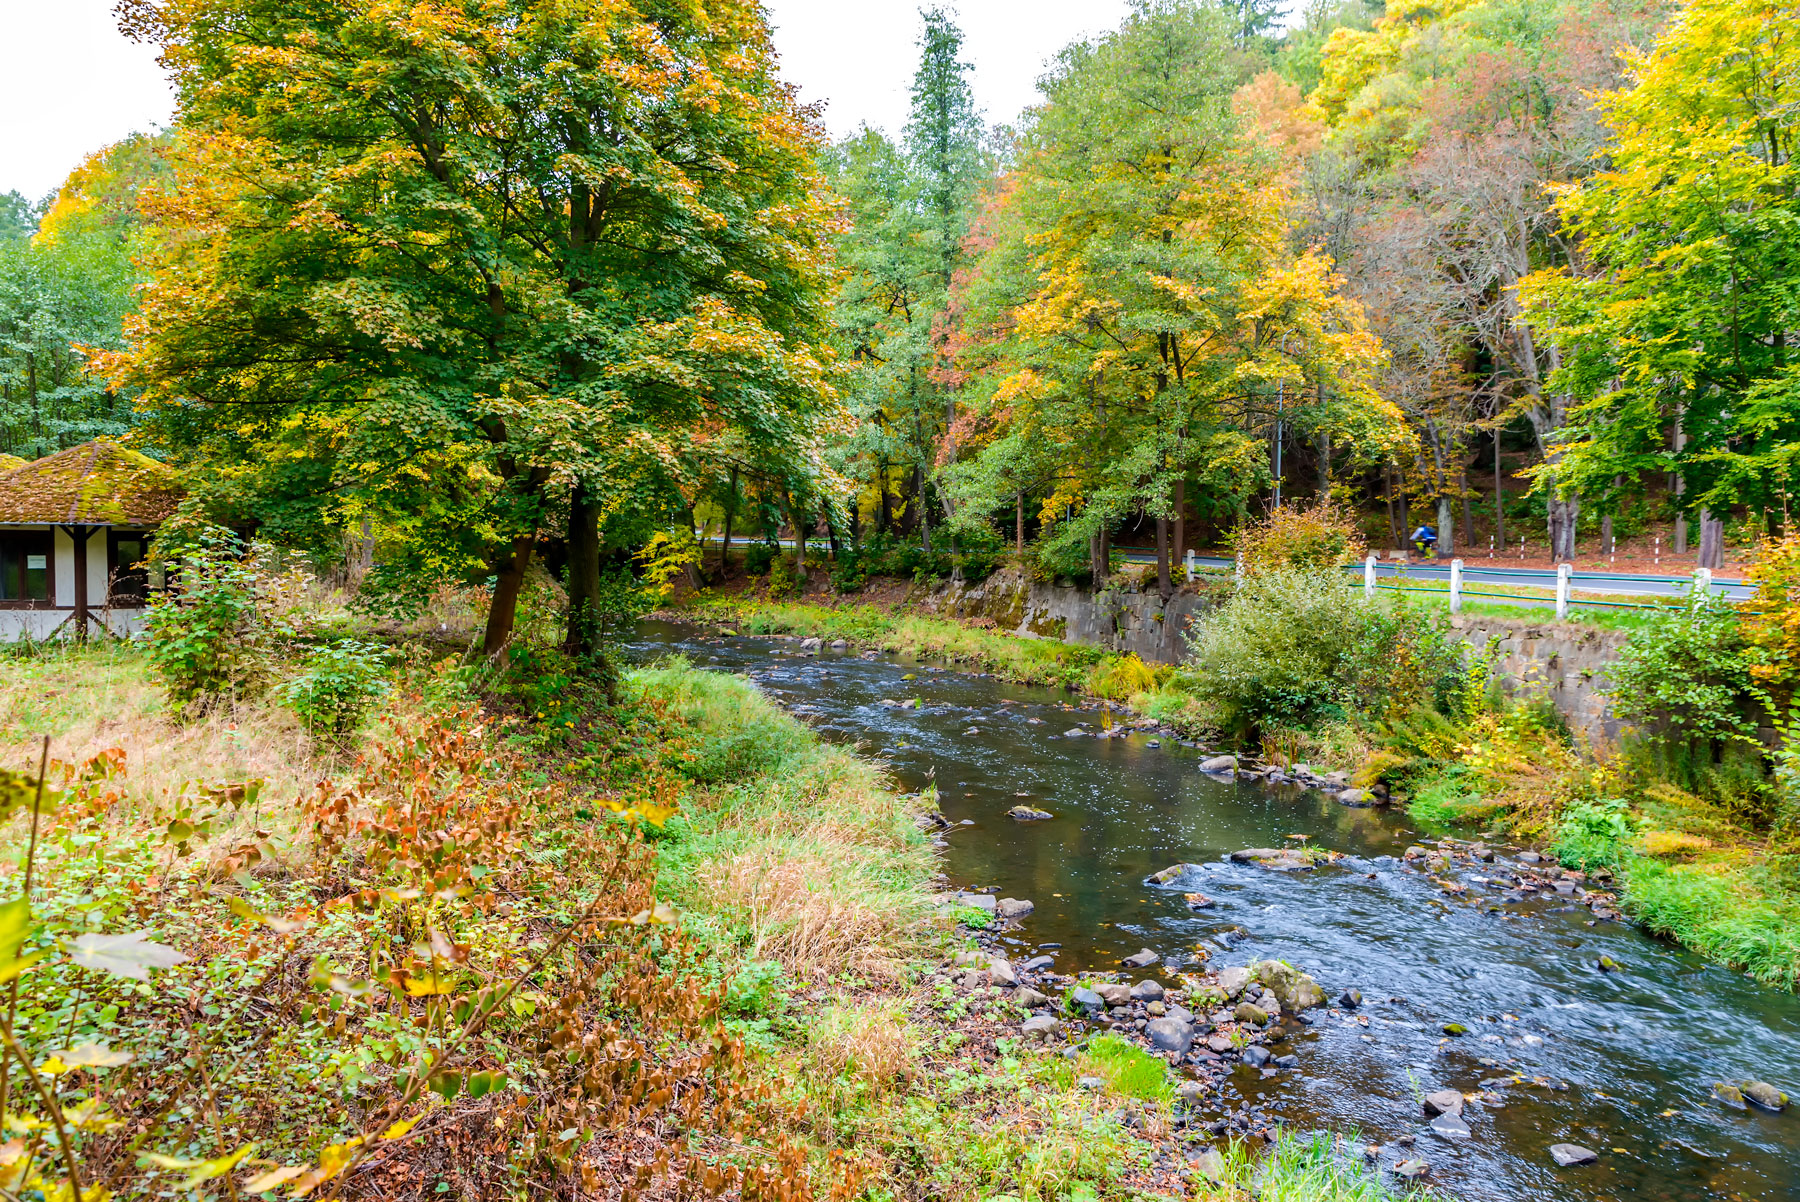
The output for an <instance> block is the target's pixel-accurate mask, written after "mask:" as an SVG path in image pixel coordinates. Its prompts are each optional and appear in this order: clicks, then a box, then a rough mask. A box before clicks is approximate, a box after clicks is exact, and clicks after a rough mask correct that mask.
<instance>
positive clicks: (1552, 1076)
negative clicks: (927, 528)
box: [630, 622, 1800, 1202]
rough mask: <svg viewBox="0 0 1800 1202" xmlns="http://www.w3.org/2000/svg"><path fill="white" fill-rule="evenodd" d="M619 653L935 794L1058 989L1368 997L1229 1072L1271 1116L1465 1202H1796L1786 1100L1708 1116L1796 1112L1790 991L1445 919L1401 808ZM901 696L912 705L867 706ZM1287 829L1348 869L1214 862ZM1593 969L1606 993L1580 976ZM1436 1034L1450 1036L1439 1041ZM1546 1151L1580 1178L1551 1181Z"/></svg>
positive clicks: (1161, 755) (821, 668)
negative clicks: (755, 696) (1165, 988)
mask: <svg viewBox="0 0 1800 1202" xmlns="http://www.w3.org/2000/svg"><path fill="white" fill-rule="evenodd" d="M630 651H631V654H632V656H633V658H636V659H639V660H644V659H651V658H655V657H656V656H659V655H662V654H666V653H669V652H679V653H681V654H683V655H686V656H687V657H688V658H689V659H690V660H692V661H693V662H694V663H695V664H697V665H699V666H702V667H709V668H718V669H723V670H729V671H736V672H743V673H747V674H748V675H749V676H750V678H751V679H752V680H754V681H755V682H756V683H757V684H758V685H759V686H760V687H761V688H762V689H763V690H764V691H765V692H767V693H768V694H769V695H770V696H771V697H773V698H774V699H775V700H776V701H778V702H780V703H781V704H782V705H783V706H784V707H785V708H786V709H788V710H789V711H790V712H792V713H794V714H796V715H797V716H799V717H801V718H802V719H804V720H805V721H807V722H808V723H809V724H810V725H811V726H812V727H813V728H814V729H815V730H816V731H818V732H819V734H820V735H822V736H823V737H825V738H828V739H831V740H833V741H836V742H840V743H845V744H850V745H855V746H857V747H858V748H859V749H860V750H861V751H863V752H864V753H866V754H868V755H871V756H874V757H877V758H879V759H881V760H884V761H885V762H886V763H887V764H889V765H890V766H891V768H892V772H893V775H894V777H895V779H896V780H897V782H898V783H899V784H900V785H902V786H903V787H904V788H907V789H919V788H922V787H924V786H926V785H928V784H932V783H935V784H936V786H937V788H938V795H939V801H940V806H941V808H942V810H943V812H944V814H945V816H946V817H948V818H949V820H950V821H951V822H952V823H953V824H955V825H953V827H952V829H951V830H950V832H949V833H948V834H947V835H946V836H945V842H946V845H947V846H946V848H945V851H944V861H943V863H944V871H945V872H946V874H947V876H948V877H949V879H950V881H951V882H952V883H954V884H956V885H958V886H961V887H964V888H977V889H978V888H988V887H991V888H993V889H996V890H997V891H998V892H999V893H1000V894H1001V895H1002V896H1009V897H1019V898H1030V899H1031V900H1033V901H1034V902H1035V903H1036V906H1037V908H1036V910H1035V912H1034V913H1032V914H1031V915H1030V916H1029V917H1027V918H1026V919H1024V921H1023V930H1022V932H1020V933H1019V936H1018V949H1019V950H1020V951H1021V952H1025V953H1027V954H1035V950H1036V949H1037V948H1039V947H1040V946H1041V945H1044V944H1060V945H1061V946H1060V947H1058V948H1055V949H1053V950H1054V952H1055V955H1056V968H1057V970H1058V971H1060V972H1074V971H1079V970H1084V969H1096V970H1099V969H1113V968H1116V967H1117V965H1118V961H1119V959H1120V958H1121V957H1122V956H1125V955H1128V954H1130V953H1132V952H1135V951H1137V950H1138V949H1139V948H1144V947H1148V948H1151V949H1153V950H1155V951H1157V952H1158V953H1160V954H1162V955H1163V956H1164V957H1165V958H1167V959H1169V960H1170V961H1180V960H1182V959H1184V958H1187V957H1191V956H1192V955H1194V949H1195V948H1201V949H1204V950H1205V951H1207V952H1209V953H1210V955H1211V963H1210V965H1209V967H1213V968H1217V967H1220V966H1223V965H1228V964H1243V963H1247V962H1248V961H1250V960H1252V959H1267V958H1278V959H1284V960H1288V961H1290V962H1292V963H1293V964H1295V965H1297V966H1299V967H1301V968H1303V969H1305V970H1306V971H1308V972H1310V973H1312V974H1313V975H1314V976H1315V977H1316V978H1317V979H1318V980H1319V982H1320V983H1321V984H1322V985H1323V986H1324V987H1325V989H1326V992H1327V994H1328V995H1330V996H1333V997H1335V996H1336V995H1337V993H1338V992H1339V991H1340V990H1343V989H1345V988H1351V987H1354V988H1356V989H1359V990H1361V992H1362V994H1363V997H1364V1003H1363V1006H1362V1008H1361V1009H1360V1010H1359V1011H1356V1012H1354V1013H1346V1014H1342V1015H1338V1016H1332V1015H1329V1014H1327V1013H1326V1012H1325V1011H1313V1012H1312V1013H1313V1015H1315V1016H1317V1018H1316V1021H1315V1022H1314V1023H1313V1024H1312V1025H1311V1027H1310V1028H1309V1029H1308V1030H1307V1031H1306V1032H1305V1033H1304V1034H1303V1035H1301V1036H1300V1037H1298V1038H1296V1039H1295V1040H1294V1041H1293V1050H1294V1051H1296V1052H1297V1053H1298V1054H1299V1057H1300V1068H1299V1070H1298V1071H1297V1072H1285V1073H1280V1074H1278V1075H1276V1076H1274V1077H1272V1078H1269V1079H1267V1080H1263V1079H1259V1078H1255V1077H1253V1076H1252V1075H1251V1074H1250V1072H1249V1071H1248V1070H1246V1069H1239V1070H1238V1071H1237V1073H1236V1074H1235V1075H1234V1077H1233V1081H1234V1082H1235V1083H1237V1084H1238V1085H1239V1087H1240V1088H1241V1090H1242V1091H1243V1092H1244V1094H1245V1095H1246V1097H1251V1098H1254V1100H1255V1101H1256V1102H1257V1103H1258V1104H1261V1105H1263V1106H1265V1107H1266V1109H1267V1112H1268V1113H1269V1114H1270V1115H1272V1116H1277V1117H1280V1118H1282V1119H1284V1120H1286V1121H1287V1122H1289V1123H1291V1124H1297V1125H1300V1126H1303V1127H1305V1126H1323V1125H1329V1126H1331V1127H1334V1128H1337V1129H1348V1128H1357V1129H1360V1130H1361V1132H1362V1133H1363V1136H1364V1137H1365V1138H1366V1139H1367V1140H1368V1141H1370V1142H1375V1143H1381V1144H1388V1145H1391V1143H1392V1141H1393V1140H1394V1139H1395V1138H1397V1137H1400V1136H1404V1135H1412V1136H1415V1137H1416V1140H1417V1142H1416V1144H1414V1146H1413V1147H1411V1148H1409V1149H1405V1150H1404V1152H1403V1154H1404V1155H1408V1156H1411V1155H1417V1156H1419V1157H1421V1158H1423V1159H1424V1160H1426V1161H1427V1162H1428V1163H1429V1164H1430V1165H1431V1174H1430V1178H1429V1179H1430V1180H1431V1181H1432V1182H1434V1183H1436V1184H1438V1185H1441V1186H1443V1187H1445V1188H1447V1189H1448V1190H1450V1191H1451V1192H1453V1193H1455V1194H1457V1195H1458V1196H1459V1197H1461V1198H1464V1199H1468V1200H1470V1202H1490V1200H1492V1202H1501V1200H1507V1202H1511V1200H1514V1199H1565V1198H1566V1199H1595V1200H1599V1199H1619V1200H1624V1199H1645V1200H1651V1202H1664V1200H1670V1202H1672V1200H1675V1199H1800V1105H1796V1106H1793V1107H1790V1108H1789V1109H1788V1110H1787V1111H1786V1112H1784V1113H1782V1114H1775V1115H1771V1114H1764V1113H1760V1112H1757V1111H1754V1110H1751V1111H1736V1110H1730V1109H1726V1108H1725V1107H1723V1106H1721V1105H1720V1104H1719V1103H1717V1102H1715V1101H1713V1100H1711V1098H1710V1090H1711V1086H1712V1083H1713V1082H1715V1081H1724V1080H1731V1081H1736V1080H1743V1079H1752V1078H1753V1079H1761V1080H1766V1081H1770V1082H1772V1083H1773V1084H1775V1085H1776V1086H1777V1087H1778V1088H1781V1089H1783V1090H1785V1091H1787V1092H1788V1093H1790V1094H1795V1095H1800V999H1797V998H1796V997H1795V996H1794V995H1792V994H1788V993H1784V992H1780V991H1776V990H1773V989H1767V988H1763V987H1761V986H1758V985H1756V984H1754V983H1753V982H1751V981H1749V980H1748V979H1746V978H1744V977H1742V976H1740V975H1738V974H1734V973H1731V972H1728V971H1726V970H1724V969H1721V968H1718V967H1714V966H1710V965H1708V964H1706V963H1704V962H1703V961H1701V960H1700V959H1699V958H1698V957H1695V956H1693V955H1691V954H1689V953H1687V952H1684V951H1682V950H1680V949H1679V948H1676V947H1674V946H1672V945H1670V944H1667V943H1664V942H1662V941H1659V940H1655V939H1652V938H1649V937H1647V936H1645V935H1643V934H1641V933H1639V932H1638V931H1636V930H1634V929H1632V928H1631V927H1629V926H1626V925H1624V924H1621V923H1610V922H1596V921H1595V920H1594V919H1593V916H1592V914H1590V913H1589V912H1588V911H1587V910H1586V909H1584V908H1580V907H1575V908H1568V907H1567V904H1566V901H1565V899H1560V898H1554V897H1552V898H1544V899H1540V898H1531V899H1528V900H1526V901H1524V902H1522V903H1516V904H1506V903H1504V902H1503V901H1502V895H1501V894H1500V893H1499V892H1497V891H1487V890H1486V887H1485V886H1484V885H1482V884H1480V883H1475V884H1471V886H1470V889H1469V893H1468V895H1466V896H1465V897H1464V898H1461V899H1458V898H1452V897H1449V896H1447V895H1446V894H1445V893H1444V892H1443V891H1441V890H1440V889H1439V888H1438V887H1437V884H1436V881H1435V880H1434V878H1432V877H1431V876H1429V875H1427V874H1426V873H1423V872H1418V871H1414V870H1413V869H1411V868H1409V867H1407V866H1405V865H1403V864H1402V863H1401V862H1400V861H1399V859H1398V857H1399V855H1400V853H1401V852H1402V851H1403V850H1404V849H1405V848H1406V847H1407V846H1408V845H1409V844H1411V843H1413V842H1416V841H1418V840H1419V839H1420V838H1421V837H1422V836H1421V835H1420V834H1419V832H1416V831H1413V830H1410V829H1408V827H1407V825H1406V821H1405V815H1404V814H1400V813H1396V812H1392V811H1388V810H1371V809H1351V808H1347V807H1345V806H1342V805H1340V804H1338V803H1337V802H1335V801H1332V800H1330V799H1328V798H1325V797H1323V796H1322V795H1321V794H1319V793H1317V792H1314V791H1311V790H1306V789H1301V788H1297V787H1294V786H1278V785H1268V784H1264V783H1261V782H1253V781H1233V780H1220V779H1216V778H1214V777H1211V776H1208V775H1206V774H1204V773H1202V772H1200V771H1199V770H1198V763H1199V757H1200V754H1201V753H1200V752H1198V751H1197V750H1194V749H1191V748H1187V747H1183V746H1181V745H1179V744H1178V743H1177V742H1176V741H1175V740H1173V739H1170V738H1167V737H1164V738H1161V739H1160V740H1159V739H1157V737H1156V736H1155V735H1153V734H1144V733H1139V732H1133V733H1132V734H1130V735H1129V736H1127V737H1122V738H1107V739H1097V738H1094V737H1091V735H1089V736H1086V737H1084V736H1076V737H1070V736H1069V735H1068V733H1067V732H1069V731H1071V730H1077V729H1086V730H1088V731H1090V732H1091V731H1097V730H1100V729H1103V727H1104V724H1105V719H1104V718H1103V717H1102V715H1101V714H1100V713H1099V712H1096V711H1092V710H1083V709H1080V708H1079V707H1077V706H1076V705H1075V704H1073V700H1072V698H1070V697H1069V696H1068V695H1066V694H1063V693H1061V692H1056V691H1052V690H1049V689H1043V688H1033V687H1027V686H1020V685H1013V684H1008V683H1006V682H1003V681H999V680H995V679H992V678H988V677H981V676H974V675H969V674H965V673H960V672H955V671H947V670H943V669H941V668H940V667H937V666H935V665H931V664H922V663H916V662H912V661H909V660H906V659H904V658H902V657H898V656H893V655H884V656H881V657H879V658H875V659H865V658H862V657H859V656H856V655H849V654H840V653H833V652H830V651H827V652H824V653H821V654H819V655H817V656H813V657H808V656H804V655H801V654H800V653H799V652H798V650H797V645H796V644H794V643H792V642H784V641H779V640H770V639H759V638H750V637H725V638H715V637H713V636H710V635H706V634H703V633H701V632H699V631H697V630H694V629H692V628H688V627H680V626H672V625H667V624H662V623H655V622H646V623H644V624H643V625H642V626H641V628H640V631H639V635H638V638H637V640H636V641H635V643H634V644H633V646H632V647H631V649H630ZM914 673H916V674H917V679H915V680H911V681H908V680H904V679H902V678H903V677H904V676H906V675H908V674H914ZM913 698H918V699H919V700H920V701H921V702H923V708H906V709H899V708H892V707H890V706H883V705H882V704H881V702H882V701H883V700H887V701H890V702H892V701H899V700H911V699H913ZM1083 723H1085V724H1086V726H1085V728H1084V727H1082V726H1080V725H1078V724H1083ZM1153 742H1156V743H1159V744H1160V745H1156V746H1153V745H1152V743H1153ZM1020 802H1026V803H1028V804H1031V805H1033V806H1036V807H1038V808H1041V809H1045V810H1048V811H1050V812H1051V813H1052V814H1054V815H1055V817H1054V818H1053V819H1051V820H1050V821H1048V822H1039V823H1030V824H1021V823H1017V822H1014V821H1013V820H1011V819H1009V818H1007V817H1006V816H1005V814H1006V811H1007V810H1008V809H1009V808H1010V807H1012V806H1014V805H1017V804H1019V803H1020ZM1290 835H1306V836H1309V837H1310V840H1311V842H1313V843H1314V844H1316V845H1318V846H1321V847H1324V848H1328V849H1330V850H1333V851H1337V852H1341V853H1343V855H1344V857H1345V858H1344V859H1343V860H1342V861H1341V862H1340V863H1339V864H1337V865H1336V866H1333V867H1328V868H1323V869H1320V870H1319V871H1316V872H1311V873H1304V874H1289V873H1277V872H1270V871H1268V870H1265V869H1262V868H1257V867H1254V866H1240V865H1233V864H1231V863H1229V862H1227V861H1225V860H1224V859H1223V858H1222V857H1223V856H1225V855H1226V854H1227V853H1229V852H1231V851H1235V850H1237V849H1240V848H1245V847H1271V846H1274V847H1279V846H1282V845H1283V844H1284V843H1285V842H1287V840H1288V836H1290ZM1505 858H1506V856H1505V854H1504V853H1503V855H1502V860H1503V861H1504V860H1505ZM1179 861H1190V862H1193V863H1196V864H1202V865H1205V866H1206V868H1207V872H1208V880H1207V883H1206V884H1205V885H1204V887H1203V892H1205V893H1206V894H1207V895H1208V896H1209V897H1211V898H1213V899H1214V900H1215V902H1216V903H1217V904H1216V905H1215V906H1214V907H1213V908H1212V909H1210V910H1206V911H1202V912H1198V913H1196V912H1191V911H1190V910H1189V909H1188V908H1187V906H1186V904H1185V903H1184V902H1183V900H1182V895H1181V894H1180V893H1178V892H1172V891H1163V890H1159V889H1155V888H1149V887H1146V886H1145V885H1144V883H1143V881H1144V878H1145V877H1146V876H1148V875H1149V874H1150V873H1152V872H1155V871H1156V870H1157V869H1160V868H1163V867H1165V866H1167V865H1169V864H1173V863H1176V862H1179ZM1502 866H1503V865H1495V866H1484V865H1475V866H1465V867H1463V868H1461V869H1460V870H1458V871H1457V872H1456V873H1455V875H1457V876H1460V877H1461V878H1462V879H1464V880H1467V879H1468V878H1469V877H1470V876H1480V875H1481V874H1482V870H1483V869H1484V868H1485V869H1486V870H1487V871H1488V872H1492V871H1494V869H1495V868H1497V867H1502ZM1476 897H1482V898H1484V900H1483V901H1481V902H1480V903H1474V902H1472V900H1471V899H1473V898H1476ZM1227 947H1229V950H1227ZM1603 955H1605V956H1610V957H1612V958H1613V959H1614V960H1616V961H1618V962H1619V964H1620V965H1622V969H1621V971H1617V972H1605V973H1603V972H1600V971H1598V969H1597V968H1596V967H1595V964H1596V961H1597V960H1598V959H1599V957H1601V956H1603ZM1446 1023H1460V1024H1462V1025H1463V1026H1464V1027H1466V1028H1467V1034H1465V1035H1462V1036H1460V1037H1456V1038H1450V1037H1447V1036H1446V1035H1445V1034H1444V1032H1443V1027H1444V1025H1445V1024H1446ZM1515 1074H1516V1075H1517V1076H1518V1077H1519V1078H1521V1079H1522V1080H1521V1081H1519V1082H1513V1080H1512V1079H1513V1077H1514V1076H1515ZM1495 1078H1506V1079H1507V1080H1508V1082H1509V1084H1508V1085H1506V1086H1505V1087H1503V1088H1499V1089H1496V1090H1492V1091H1490V1092H1491V1094H1492V1095H1493V1096H1494V1097H1495V1098H1496V1100H1497V1101H1499V1102H1500V1103H1502V1104H1498V1105H1496V1104H1489V1103H1485V1102H1478V1103H1475V1104H1472V1105H1471V1106H1469V1108H1468V1109H1467V1110H1466V1111H1465V1112H1464V1115H1463V1117H1464V1118H1465V1120H1467V1121H1468V1123H1469V1126H1470V1127H1471V1128H1472V1130H1473V1135H1472V1136H1471V1137H1470V1138H1467V1139H1463V1140H1456V1141H1450V1140H1446V1139H1444V1138H1440V1137H1438V1136H1435V1135H1434V1134H1432V1133H1431V1131H1430V1129H1429V1128H1428V1126H1427V1125H1426V1123H1425V1122H1424V1121H1423V1119H1422V1118H1421V1117H1420V1115H1421V1111H1420V1109H1419V1103H1418V1097H1419V1096H1420V1094H1422V1093H1429V1092H1431V1091H1433V1090H1436V1089H1442V1088H1446V1087H1453V1088H1457V1089H1461V1090H1463V1091H1464V1092H1466V1093H1473V1092H1475V1091H1476V1090H1478V1089H1479V1088H1480V1082H1481V1081H1483V1080H1493V1079H1495ZM1555 1143H1575V1144H1581V1145H1583V1146H1585V1147H1588V1148H1592V1149H1593V1150H1595V1151H1596V1152H1599V1153H1600V1160H1599V1162H1598V1163H1596V1164H1591V1165H1586V1166H1581V1167H1573V1168H1558V1167H1557V1166H1556V1165H1555V1163H1554V1162H1553V1161H1552V1159H1551V1157H1550V1154H1549V1151H1548V1149H1549V1146H1550V1145H1551V1144H1555ZM1390 1155H1391V1154H1390Z"/></svg>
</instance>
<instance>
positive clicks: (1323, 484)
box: [1319, 430, 1331, 501]
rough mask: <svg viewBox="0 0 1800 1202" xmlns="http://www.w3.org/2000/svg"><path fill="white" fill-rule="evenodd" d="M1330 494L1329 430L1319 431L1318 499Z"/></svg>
mask: <svg viewBox="0 0 1800 1202" xmlns="http://www.w3.org/2000/svg"><path fill="white" fill-rule="evenodd" d="M1330 495H1331V431H1329V430H1321V431H1319V499H1320V500H1321V501H1322V500H1324V499H1325V498H1326V497H1329V496H1330Z"/></svg>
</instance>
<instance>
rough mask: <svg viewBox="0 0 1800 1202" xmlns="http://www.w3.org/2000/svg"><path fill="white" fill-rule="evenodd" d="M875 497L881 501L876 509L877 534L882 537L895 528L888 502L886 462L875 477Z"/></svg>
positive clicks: (892, 512)
mask: <svg viewBox="0 0 1800 1202" xmlns="http://www.w3.org/2000/svg"><path fill="white" fill-rule="evenodd" d="M875 495H876V498H877V499H878V501H879V504H878V505H877V506H876V507H875V533H876V534H877V535H882V534H886V533H887V532H888V531H890V530H892V529H893V528H894V511H893V508H892V506H891V505H890V504H889V502H888V465H887V464H886V463H885V462H884V463H883V464H882V465H881V470H880V471H879V472H877V473H876V475H875Z"/></svg>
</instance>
